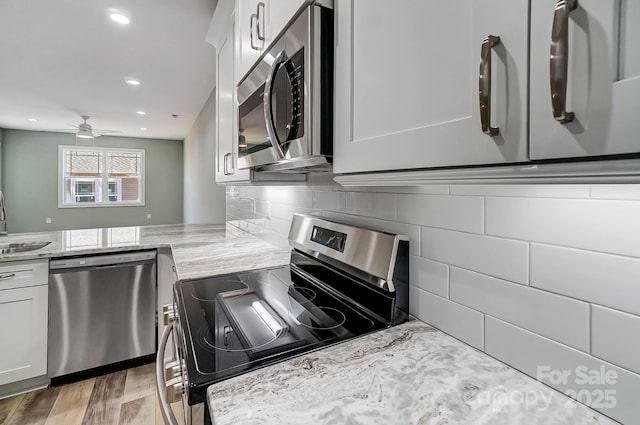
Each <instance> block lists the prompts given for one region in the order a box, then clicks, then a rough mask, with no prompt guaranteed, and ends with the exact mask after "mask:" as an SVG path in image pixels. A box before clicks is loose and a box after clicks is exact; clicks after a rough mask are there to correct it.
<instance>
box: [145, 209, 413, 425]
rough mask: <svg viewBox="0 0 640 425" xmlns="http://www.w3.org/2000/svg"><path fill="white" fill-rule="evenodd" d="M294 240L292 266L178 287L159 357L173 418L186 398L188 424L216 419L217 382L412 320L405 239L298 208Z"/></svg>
mask: <svg viewBox="0 0 640 425" xmlns="http://www.w3.org/2000/svg"><path fill="white" fill-rule="evenodd" d="M289 243H290V245H291V247H292V251H291V262H290V264H289V265H288V266H283V267H276V268H269V269H261V270H254V271H249V272H243V273H236V274H230V275H223V276H216V277H212V278H206V279H195V280H183V281H179V282H177V283H176V284H175V286H174V304H173V306H166V307H165V318H166V319H167V323H168V324H169V326H168V327H167V329H166V330H165V333H164V335H163V338H162V341H161V344H160V349H159V351H158V361H157V364H156V372H157V375H158V376H157V384H158V395H159V398H160V402H161V405H162V408H163V415H164V416H165V422H166V423H167V424H169V425H173V424H176V423H178V422H177V421H176V418H175V416H174V415H173V413H172V411H171V409H170V408H169V405H168V404H169V403H170V402H173V401H176V400H178V399H181V401H182V406H183V408H182V409H181V410H182V412H181V414H179V415H178V416H182V418H179V419H181V421H184V423H186V424H188V425H196V424H198V425H199V424H202V423H210V419H209V418H208V413H207V407H206V388H207V386H209V385H211V384H213V383H215V382H219V381H221V380H224V379H228V378H231V377H233V376H237V375H239V374H242V373H246V372H248V371H250V370H253V369H256V368H259V367H263V366H266V365H269V364H273V363H275V362H279V361H282V360H284V359H288V358H291V357H293V356H297V355H300V354H302V353H306V352H309V351H312V350H316V349H319V348H322V347H325V346H327V345H331V344H335V343H338V342H340V341H344V340H348V339H350V338H354V337H357V336H360V335H365V334H368V333H370V332H375V331H377V330H380V329H384V328H387V327H389V326H393V325H396V324H398V323H402V322H404V321H406V320H407V318H408V312H409V241H408V238H407V237H406V236H401V235H393V234H389V233H383V232H378V231H374V230H369V229H364V228H361V227H355V226H350V225H345V224H341V223H337V222H333V221H329V220H325V219H321V218H318V217H312V216H304V215H298V214H296V215H294V217H293V220H292V224H291V229H290V232H289ZM255 255H260V253H256V254H255ZM172 331H173V333H174V335H173V341H174V354H175V360H173V361H171V362H169V363H166V362H165V361H164V351H165V348H166V345H167V341H168V339H169V335H170V333H171V332H172Z"/></svg>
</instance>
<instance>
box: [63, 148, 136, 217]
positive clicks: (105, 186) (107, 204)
mask: <svg viewBox="0 0 640 425" xmlns="http://www.w3.org/2000/svg"><path fill="white" fill-rule="evenodd" d="M67 151H88V152H100V153H101V154H102V155H103V156H104V165H103V168H102V176H101V177H95V179H102V182H101V187H102V190H100V192H101V199H100V201H99V202H93V203H91V202H86V203H85V202H65V199H64V194H65V171H66V170H65V153H66V152H67ZM110 153H135V154H138V155H140V177H139V178H140V200H139V201H120V200H119V201H109V183H110V182H109V167H108V161H109V154H110ZM145 171H146V166H145V150H144V149H129V148H107V147H99V146H76V145H59V146H58V208H113V207H128V206H144V205H145V174H146V173H145ZM76 179H77V178H76ZM118 187H121V184H119V185H118ZM72 198H73V196H72ZM118 199H121V193H118Z"/></svg>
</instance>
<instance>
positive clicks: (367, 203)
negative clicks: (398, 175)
mask: <svg viewBox="0 0 640 425" xmlns="http://www.w3.org/2000/svg"><path fill="white" fill-rule="evenodd" d="M346 211H347V212H348V213H349V214H356V215H363V216H368V217H375V218H381V219H385V220H395V219H396V195H395V194H394V193H360V192H347V193H346Z"/></svg>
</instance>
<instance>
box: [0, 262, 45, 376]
mask: <svg viewBox="0 0 640 425" xmlns="http://www.w3.org/2000/svg"><path fill="white" fill-rule="evenodd" d="M22 263H24V265H23V264H22ZM33 265H34V262H14V263H5V264H3V265H1V266H0V323H2V326H1V327H0V341H2V343H1V345H2V350H0V385H6V384H11V383H14V382H18V381H23V380H26V379H30V378H35V377H38V376H42V375H46V373H47V323H48V316H47V314H48V295H49V294H48V285H47V279H48V275H47V273H46V271H47V268H46V267H47V266H46V265H47V262H46V261H44V262H39V263H35V265H36V268H35V273H33V271H34V269H33V268H32V266H33ZM42 265H44V268H43V267H42ZM43 272H44V273H43ZM25 275H30V277H29V278H25V277H24V276H25ZM21 277H22V278H21ZM16 282H17V283H16ZM6 288H9V289H6Z"/></svg>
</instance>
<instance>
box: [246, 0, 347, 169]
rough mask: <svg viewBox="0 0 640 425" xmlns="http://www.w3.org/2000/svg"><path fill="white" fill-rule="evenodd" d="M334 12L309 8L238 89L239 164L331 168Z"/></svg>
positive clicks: (268, 166)
mask: <svg viewBox="0 0 640 425" xmlns="http://www.w3.org/2000/svg"><path fill="white" fill-rule="evenodd" d="M333 49H334V46H333V10H332V9H331V8H328V7H325V6H323V5H320V4H319V3H318V2H315V3H313V4H311V5H309V6H307V7H306V8H303V9H302V10H301V11H300V12H299V14H298V15H297V17H296V18H294V19H293V20H292V21H291V24H290V25H289V26H288V27H287V29H286V30H284V31H283V32H282V33H281V34H280V35H279V36H278V38H276V39H275V40H274V42H273V43H272V44H271V45H270V47H269V48H268V50H267V51H266V52H265V53H264V54H263V56H262V58H261V59H260V60H259V61H258V63H257V64H256V65H255V66H254V67H253V68H252V69H251V70H250V71H249V73H248V74H247V75H246V76H245V77H244V79H243V80H242V81H240V83H239V84H238V87H237V101H238V146H237V148H238V168H250V167H253V168H254V169H259V170H263V171H279V172H310V171H327V170H330V169H331V162H332V155H333Z"/></svg>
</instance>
